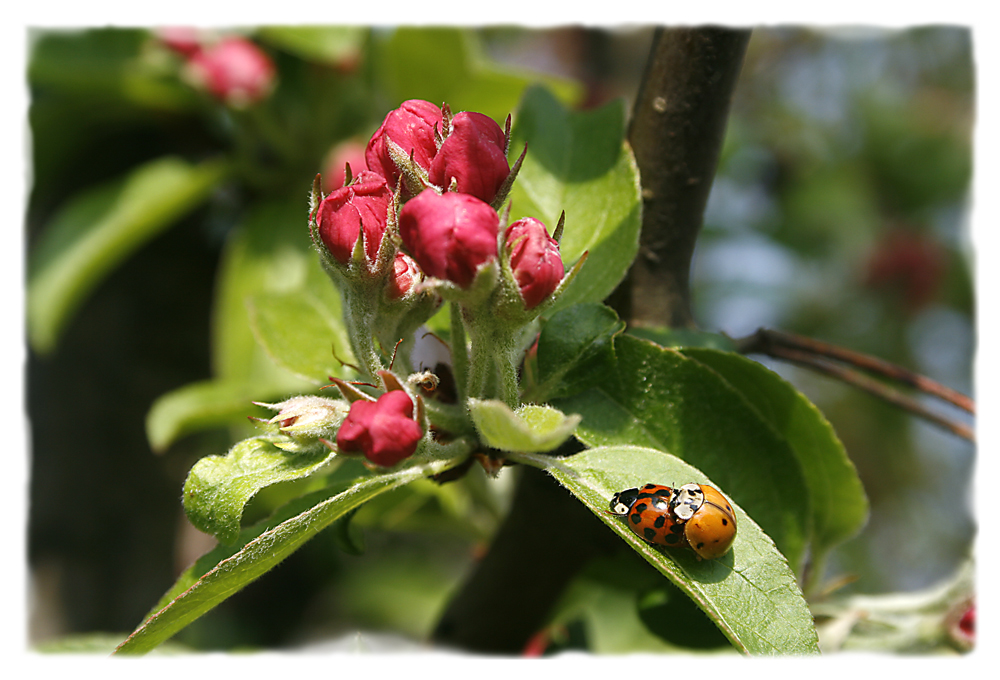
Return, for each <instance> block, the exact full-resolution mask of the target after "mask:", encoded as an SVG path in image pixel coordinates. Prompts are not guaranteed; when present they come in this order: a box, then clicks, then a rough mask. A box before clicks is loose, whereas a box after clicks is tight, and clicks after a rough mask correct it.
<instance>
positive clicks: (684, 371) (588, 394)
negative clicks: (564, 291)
mask: <svg viewBox="0 0 1000 680" xmlns="http://www.w3.org/2000/svg"><path fill="white" fill-rule="evenodd" d="M567 380H569V381H570V382H571V383H572V384H578V383H580V382H583V381H589V383H590V389H588V390H587V391H585V392H581V393H579V394H576V395H572V396H569V397H566V398H560V399H555V400H554V401H553V405H554V406H556V407H558V408H560V409H562V410H563V411H565V412H567V413H579V414H580V415H582V416H583V420H582V421H581V423H580V425H579V427H577V430H576V436H577V438H578V439H580V440H581V441H582V442H584V443H585V444H587V445H589V446H602V445H636V446H649V447H653V448H657V449H660V450H662V451H669V452H670V453H671V454H673V455H675V456H677V457H678V458H681V459H683V460H685V461H687V462H688V463H690V464H692V465H697V466H698V468H700V469H701V470H703V471H704V472H705V474H707V475H710V476H711V477H712V478H713V479H715V480H716V481H717V482H719V483H720V484H722V485H723V487H724V488H725V490H726V491H727V492H728V493H729V494H730V495H731V496H732V497H733V498H734V499H735V500H736V502H738V503H739V504H740V505H742V506H743V507H744V508H745V509H746V511H747V512H748V513H750V514H752V515H753V517H754V519H755V520H756V521H757V522H758V523H759V524H760V525H761V527H763V529H764V530H765V531H766V532H767V533H768V534H769V535H770V536H771V537H772V538H773V539H774V541H775V543H777V544H778V547H779V548H780V549H781V551H782V552H783V553H784V554H785V556H786V557H787V558H788V561H789V563H790V564H791V565H792V567H793V569H796V570H797V569H798V567H799V565H800V564H801V560H802V557H803V555H804V553H805V548H806V542H807V540H808V539H809V537H810V531H811V525H812V521H811V520H812V515H811V509H810V508H811V506H810V494H809V488H808V486H807V485H806V482H805V478H804V476H803V472H802V467H801V465H800V464H799V461H798V458H797V457H796V455H795V453H794V452H793V451H792V448H791V446H790V445H789V443H788V441H786V440H785V439H784V437H782V436H781V435H780V434H779V433H778V432H777V431H775V430H774V428H773V427H771V425H770V424H769V423H768V422H767V421H766V420H764V419H763V418H762V417H761V415H760V414H759V413H758V412H757V411H755V410H754V409H753V408H752V407H751V405H750V404H749V403H748V402H747V400H746V399H745V398H744V396H743V395H742V394H740V393H739V392H738V391H737V390H736V389H734V388H733V387H732V386H731V385H730V384H729V383H727V382H726V381H725V380H723V379H722V378H721V377H720V376H719V374H718V373H716V372H715V371H713V370H711V369H709V368H708V367H706V366H704V365H702V364H700V363H698V362H697V361H694V360H693V359H689V358H687V357H686V356H684V355H683V354H681V353H680V352H678V351H676V350H672V349H665V348H663V347H658V346H656V345H654V344H652V343H650V342H647V341H644V340H639V339H638V338H634V337H632V336H630V335H627V334H626V335H620V336H618V337H616V338H615V339H614V346H613V349H612V348H608V350H607V351H605V352H603V353H601V354H598V355H596V356H594V357H593V358H592V359H591V360H590V361H589V362H587V363H586V364H581V365H578V366H577V368H576V369H574V371H571V372H570V373H569V374H568V376H567ZM650 481H656V482H659V483H663V484H667V485H671V483H672V482H674V483H676V482H682V481H683V480H676V479H673V480H672V479H660V480H650Z"/></svg>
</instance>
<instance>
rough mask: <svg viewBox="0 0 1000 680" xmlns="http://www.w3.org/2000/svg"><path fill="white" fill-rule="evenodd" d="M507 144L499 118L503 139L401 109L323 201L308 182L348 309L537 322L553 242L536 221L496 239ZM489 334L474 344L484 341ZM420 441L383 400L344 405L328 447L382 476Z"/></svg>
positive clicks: (477, 124) (470, 119)
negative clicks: (429, 305) (430, 302)
mask: <svg viewBox="0 0 1000 680" xmlns="http://www.w3.org/2000/svg"><path fill="white" fill-rule="evenodd" d="M509 146H510V122H509V120H508V124H507V128H506V129H502V128H501V127H500V126H499V125H498V124H497V123H496V122H495V121H494V120H493V119H491V118H489V117H488V116H485V115H483V114H481V113H475V112H468V111H462V112H459V113H456V114H454V115H453V114H452V112H451V110H450V109H449V108H448V107H447V106H446V105H445V106H442V107H439V106H436V105H434V104H431V103H430V102H426V101H422V100H409V101H406V102H403V104H402V105H401V106H400V107H399V108H397V109H395V110H393V111H391V112H389V114H388V115H387V116H386V117H385V119H384V120H383V122H382V124H381V125H380V126H379V128H378V129H377V130H376V132H375V133H374V134H373V135H372V137H371V138H370V140H369V141H368V143H367V145H366V146H365V148H364V162H363V166H361V162H360V160H359V158H358V156H357V149H352V150H351V153H352V154H353V156H351V157H350V158H353V160H349V161H347V164H348V166H349V167H348V168H347V169H346V171H345V172H344V175H343V176H344V182H343V185H342V186H336V187H329V188H328V190H329V193H327V194H326V195H323V193H322V192H321V189H322V188H323V184H322V181H321V180H317V182H316V184H315V185H314V190H313V212H312V214H311V216H310V229H311V233H312V236H313V239H314V242H315V243H316V244H317V246H318V247H319V249H320V251H321V254H322V255H323V257H324V262H325V266H326V267H327V269H328V271H330V273H331V276H334V278H335V279H336V280H338V281H339V282H341V283H342V284H343V286H344V288H343V290H345V291H347V292H345V301H346V304H347V309H348V310H350V309H352V304H354V303H353V302H352V299H353V298H352V296H354V297H357V298H358V301H357V303H356V304H357V306H358V308H359V309H363V308H366V306H367V308H369V309H370V308H371V302H370V300H371V299H372V297H373V296H376V297H379V299H380V300H381V302H379V303H378V306H377V312H376V313H375V314H374V315H371V316H369V317H365V319H368V318H372V319H375V320H374V321H373V322H371V323H374V324H378V323H379V321H378V319H379V317H378V314H385V315H388V316H387V317H386V318H388V317H389V316H392V315H394V314H395V315H397V316H399V318H404V316H405V315H406V314H409V312H408V311H407V310H409V309H412V308H413V305H416V304H418V298H420V296H425V297H431V298H433V299H435V300H439V299H440V298H439V297H438V296H440V297H444V298H446V299H450V300H452V301H453V302H458V303H459V304H461V305H463V306H464V305H470V306H471V308H475V309H476V310H477V311H476V312H475V313H470V315H468V319H467V322H468V323H470V324H471V323H474V321H471V320H469V319H473V318H479V319H489V321H488V323H489V324H493V323H494V319H495V318H497V317H503V318H504V319H508V320H509V323H507V325H508V326H511V329H509V330H510V335H511V337H513V334H514V332H516V328H514V326H517V328H520V325H522V324H523V323H526V322H527V321H528V320H530V319H531V318H533V316H534V315H536V314H537V313H538V312H530V311H529V310H535V309H536V308H538V307H539V306H540V305H542V304H543V303H544V302H545V301H546V300H548V299H550V298H551V297H552V294H553V293H554V292H555V290H556V289H557V288H558V287H559V285H560V283H562V282H563V281H564V279H565V269H564V267H563V262H562V259H561V256H560V253H559V244H558V241H557V239H558V238H559V236H558V234H556V235H555V237H554V238H553V236H550V235H549V232H548V231H547V229H546V227H545V225H544V224H542V223H541V222H540V221H539V220H537V219H534V218H523V219H520V220H517V221H515V222H514V223H513V224H511V225H510V226H509V227H506V228H505V230H503V231H502V228H503V225H502V224H501V218H500V215H499V214H498V211H499V210H500V209H501V207H502V206H503V205H504V202H505V201H506V198H507V194H508V192H509V191H510V188H511V185H512V183H513V181H514V178H515V177H516V175H517V171H518V169H519V168H520V163H521V160H522V159H523V154H522V156H521V158H519V159H518V160H517V162H515V164H514V166H513V167H512V166H511V165H510V164H509V163H508V161H507V153H508V150H509ZM337 157H338V159H339V158H348V156H347V152H346V151H345V150H344V149H341V150H340V152H338V156H337ZM352 164H353V165H352ZM356 166H361V167H356ZM339 171H340V169H339V168H338V169H336V172H337V173H338V174H339ZM557 231H558V232H561V225H560V227H559V228H557ZM362 245H363V247H362ZM399 246H402V249H400V247H399ZM508 264H509V267H508V266H507V265H508ZM487 268H490V269H489V271H490V274H489V276H486V275H485V272H486V270H487ZM481 275H482V276H481ZM478 281H481V282H482V285H480V284H479V283H477V282H478ZM491 282H492V283H491ZM474 284H476V285H474ZM378 291H382V292H381V293H379V292H378ZM414 291H417V292H414ZM469 291H472V292H469ZM495 291H499V292H497V293H494V292H495ZM480 293H482V294H480ZM365 296H367V297H365ZM408 305H409V307H408ZM397 310H398V311H397ZM432 312H433V310H432V309H431V310H430V311H429V312H428V313H432ZM477 315H478V316H477ZM405 318H406V319H409V318H410V317H409V316H406V317H405ZM425 318H426V317H425ZM425 318H424V319H425ZM424 319H422V320H421V321H420V322H422V321H423V320H424ZM364 323H369V322H368V321H364ZM500 323H501V326H495V325H490V328H491V329H497V333H498V334H500V335H503V334H504V333H506V332H507V331H504V330H502V328H506V326H503V323H506V322H503V321H502V322H500ZM362 326H363V324H358V325H356V326H355V327H356V328H358V329H361V330H359V331H356V332H355V335H357V334H360V333H367V332H368V331H367V330H364V329H362ZM501 327H502V328H501ZM364 328H368V327H367V326H364ZM391 328H392V329H396V328H397V326H392V327H391ZM374 333H375V334H376V335H379V338H380V342H382V344H383V346H385V338H383V336H382V335H380V333H382V331H380V330H378V328H374ZM491 333H493V331H492V330H491V331H483V330H480V331H479V332H478V334H473V335H474V336H475V337H478V338H483V337H485V338H486V340H485V341H486V342H489V341H490V340H491V339H492V336H491ZM352 338H353V336H352ZM389 340H390V341H394V340H392V338H389ZM353 342H355V340H353V339H352V343H353ZM366 343H367V338H362V339H359V340H357V346H356V348H355V354H356V355H358V354H359V352H361V353H365V352H367V353H368V355H369V356H370V355H371V351H370V345H368V344H366ZM352 347H354V345H352ZM504 347H506V345H504ZM475 351H476V350H475V340H474V341H473V352H474V354H475ZM505 351H506V350H505ZM486 353H487V354H488V353H489V351H488V350H487V351H486ZM487 360H489V361H499V360H506V357H503V358H502V359H501V358H498V357H496V356H489V357H487ZM378 362H379V359H378V358H375V359H373V360H370V361H366V362H365V365H366V367H367V369H368V372H369V373H370V374H371V375H373V376H374V375H375V374H376V373H379V370H378V367H377V364H378ZM489 370H491V369H484V371H482V372H481V373H480V375H489ZM511 370H513V369H511ZM472 382H474V381H471V379H470V384H471V383H472ZM477 384H478V383H477ZM470 389H471V388H470ZM421 436H422V430H421V428H420V426H419V424H418V423H417V421H416V420H414V418H413V403H412V401H411V400H410V398H409V396H408V395H407V394H406V393H405V391H400V390H390V391H388V392H387V393H386V394H384V395H383V396H382V397H380V398H379V399H378V401H374V402H373V401H370V400H367V399H360V398H359V399H356V400H354V401H353V402H352V404H351V410H350V414H349V415H348V417H347V419H346V420H345V421H344V424H343V426H342V427H341V428H340V431H339V432H338V435H337V446H338V449H339V450H340V451H341V452H345V453H346V452H356V451H362V452H364V454H365V456H366V457H367V458H368V459H369V460H370V461H371V462H373V463H375V464H378V465H385V466H388V465H395V464H396V463H398V462H399V461H400V460H402V459H404V458H406V457H407V456H409V455H411V454H412V453H413V451H414V450H415V449H416V446H417V443H418V442H419V440H420V438H421Z"/></svg>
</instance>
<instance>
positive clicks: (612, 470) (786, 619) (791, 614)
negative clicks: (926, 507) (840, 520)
mask: <svg viewBox="0 0 1000 680" xmlns="http://www.w3.org/2000/svg"><path fill="white" fill-rule="evenodd" d="M511 458H512V459H514V460H517V461H519V462H522V463H525V464H528V465H533V466H535V467H538V468H541V469H543V470H546V471H547V472H549V473H550V474H551V475H552V476H553V477H555V478H556V479H557V480H558V481H559V482H560V483H561V484H562V485H563V486H565V487H566V488H567V489H568V490H569V491H570V492H571V493H572V494H573V495H574V496H576V497H577V498H578V499H579V500H580V501H582V502H583V503H584V504H585V505H586V506H587V507H588V508H589V509H590V511H591V512H593V513H594V514H595V515H597V517H599V518H600V519H601V521H603V522H604V523H605V524H607V525H608V526H609V527H611V529H612V530H614V531H615V532H616V533H617V534H618V535H619V536H621V538H622V539H623V540H625V541H626V542H627V543H628V544H629V545H630V546H631V547H632V549H633V550H635V551H636V552H638V553H639V554H640V555H642V556H643V558H645V560H646V561H647V562H649V563H650V564H652V565H653V566H654V567H655V568H656V569H657V570H658V571H660V573H662V574H663V575H664V576H666V577H667V578H669V579H670V580H671V581H672V582H673V583H674V584H675V585H677V587H678V588H680V589H681V590H682V591H684V593H686V594H687V595H688V597H690V598H691V599H692V600H694V602H695V603H696V604H697V605H698V606H699V607H700V608H701V609H702V610H703V611H704V612H705V613H706V614H707V615H708V616H709V618H711V619H712V620H713V621H714V622H715V624H716V625H717V626H718V627H719V629H720V630H721V631H722V632H723V634H724V635H725V636H726V637H727V638H728V639H729V640H730V642H732V644H733V645H734V646H735V647H736V648H737V649H740V650H742V651H744V652H747V653H750V654H813V653H817V652H818V651H819V648H818V641H817V637H816V629H815V628H814V627H813V622H812V615H811V614H810V612H809V608H808V606H807V605H806V602H805V599H804V598H803V597H802V593H801V591H800V590H799V588H798V585H797V584H796V581H795V575H794V574H793V573H792V570H791V569H790V568H789V565H788V563H787V562H786V561H785V558H784V556H783V555H782V554H781V553H779V552H778V551H777V549H776V548H775V546H774V543H773V541H771V539H770V538H769V537H768V536H767V535H766V534H765V533H764V532H763V531H762V530H761V528H760V527H759V526H758V525H757V524H755V523H754V521H753V520H752V519H751V518H750V516H749V515H748V514H747V513H746V512H744V510H743V508H741V507H740V506H739V505H738V504H736V503H733V508H734V509H735V511H736V519H737V526H738V527H739V529H738V531H737V534H736V540H735V542H734V543H733V547H732V549H731V550H730V551H729V552H728V553H726V554H725V555H723V556H722V557H720V558H718V559H715V560H701V561H699V560H698V559H697V558H696V556H695V555H694V553H693V552H691V551H689V550H686V549H667V548H662V547H659V546H652V545H650V544H649V543H646V542H645V541H643V540H642V539H640V538H639V537H638V536H636V535H635V534H634V533H633V532H632V531H631V530H630V529H629V528H628V526H627V524H626V523H625V522H624V521H623V520H622V519H621V518H619V517H617V516H614V515H612V514H610V513H609V512H608V503H609V502H610V500H611V496H612V495H614V494H615V493H617V492H618V491H621V490H623V489H628V488H632V487H635V486H638V485H641V484H644V483H646V482H649V481H660V480H664V479H673V480H677V482H681V481H683V482H684V483H687V482H697V483H700V484H712V485H713V486H716V487H717V488H719V489H721V490H722V491H724V492H727V493H728V492H729V489H728V488H726V487H725V486H720V485H718V484H716V483H715V482H713V481H711V480H710V479H709V478H707V477H706V476H705V475H704V474H703V473H702V472H701V471H700V470H698V469H696V468H694V467H692V466H690V465H688V464H687V463H685V462H683V461H681V460H680V459H678V458H676V457H675V456H671V455H669V454H667V453H664V452H662V451H657V450H654V449H649V448H642V447H634V446H609V447H600V448H595V449H589V450H586V451H583V452H581V453H578V454H575V455H573V456H569V457H567V458H555V457H550V456H545V455H538V454H514V455H512V456H511Z"/></svg>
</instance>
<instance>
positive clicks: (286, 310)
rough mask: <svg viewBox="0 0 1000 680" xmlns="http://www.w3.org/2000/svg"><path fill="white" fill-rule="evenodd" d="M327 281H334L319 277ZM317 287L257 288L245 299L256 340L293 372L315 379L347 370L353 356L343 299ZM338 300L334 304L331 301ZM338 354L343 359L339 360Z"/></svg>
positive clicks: (339, 373)
mask: <svg viewBox="0 0 1000 680" xmlns="http://www.w3.org/2000/svg"><path fill="white" fill-rule="evenodd" d="M320 285H325V286H326V287H329V286H330V285H331V284H330V282H329V281H328V280H327V281H324V282H320ZM312 291H313V289H312V288H310V289H308V290H306V289H304V288H299V289H296V290H294V291H289V292H283V293H258V294H257V295H254V296H253V297H251V298H250V299H249V300H248V302H247V304H248V306H249V310H250V323H251V327H252V328H253V331H254V334H255V335H256V337H257V341H258V342H259V343H260V344H261V346H262V347H263V348H264V350H265V351H266V352H267V353H268V355H269V356H270V357H271V358H272V359H273V360H274V361H275V363H277V364H278V365H279V366H282V367H284V368H286V369H288V370H289V371H291V372H292V373H294V374H295V375H298V376H301V377H302V378H304V379H306V380H310V381H312V382H315V383H317V384H322V383H326V382H328V381H327V377H328V376H331V375H335V376H342V375H344V373H345V367H344V364H342V363H341V361H343V362H348V363H350V362H351V361H352V360H353V354H352V353H351V346H350V339H349V338H348V337H347V331H346V329H345V328H344V322H343V317H342V316H341V315H340V300H339V299H330V298H327V299H324V298H323V296H320V295H315V294H314V293H313V292H312ZM331 303H335V304H331ZM338 358H339V361H338Z"/></svg>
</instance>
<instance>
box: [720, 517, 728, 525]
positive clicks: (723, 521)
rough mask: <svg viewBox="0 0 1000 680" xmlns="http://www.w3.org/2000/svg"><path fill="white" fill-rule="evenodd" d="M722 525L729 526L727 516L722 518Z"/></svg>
mask: <svg viewBox="0 0 1000 680" xmlns="http://www.w3.org/2000/svg"><path fill="white" fill-rule="evenodd" d="M722 526H724V527H727V526H729V520H728V519H726V518H725V517H723V518H722Z"/></svg>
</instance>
